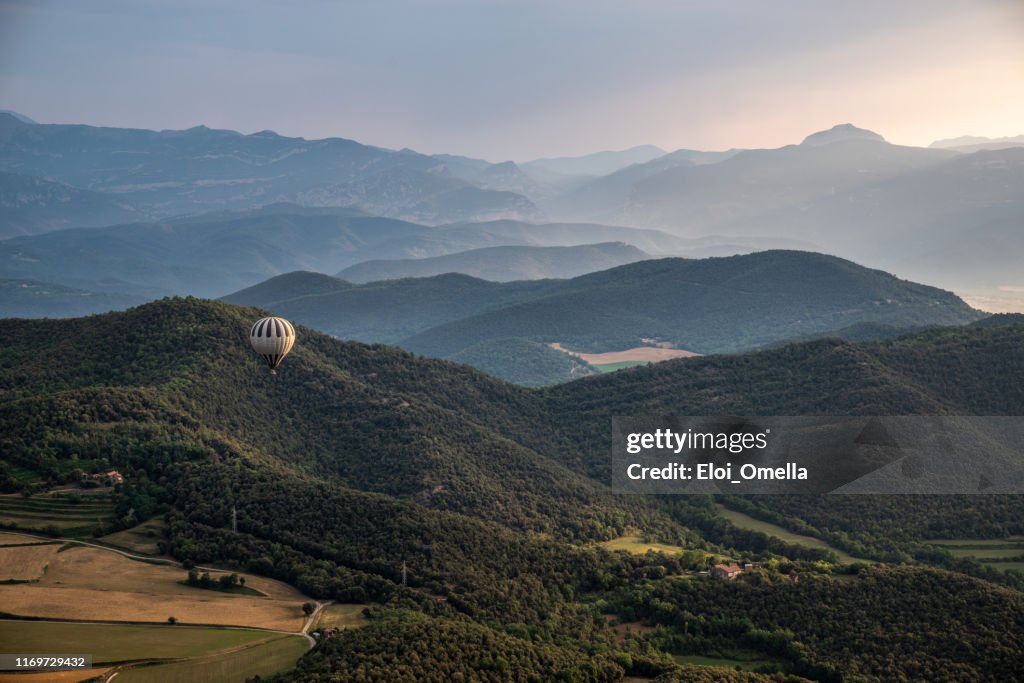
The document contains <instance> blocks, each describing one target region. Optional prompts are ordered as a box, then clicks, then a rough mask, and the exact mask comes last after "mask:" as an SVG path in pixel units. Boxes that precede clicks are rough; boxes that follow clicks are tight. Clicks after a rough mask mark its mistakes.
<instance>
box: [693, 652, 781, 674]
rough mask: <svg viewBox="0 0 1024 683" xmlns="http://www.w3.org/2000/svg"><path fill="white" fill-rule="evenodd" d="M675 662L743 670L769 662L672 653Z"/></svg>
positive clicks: (751, 669)
mask: <svg viewBox="0 0 1024 683" xmlns="http://www.w3.org/2000/svg"><path fill="white" fill-rule="evenodd" d="M673 659H675V660H676V663H677V664H691V665H694V666H715V667H724V668H726V669H735V668H736V667H739V668H740V669H742V670H743V671H753V670H754V669H755V668H756V667H758V666H761V665H762V664H768V663H769V662H768V661H766V660H764V659H730V658H726V657H704V656H703V655H674V656H673Z"/></svg>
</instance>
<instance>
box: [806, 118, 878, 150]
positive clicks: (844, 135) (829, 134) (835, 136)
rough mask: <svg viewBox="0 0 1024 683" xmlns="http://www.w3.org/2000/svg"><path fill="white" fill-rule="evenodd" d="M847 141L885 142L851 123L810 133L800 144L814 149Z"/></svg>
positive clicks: (875, 134)
mask: <svg viewBox="0 0 1024 683" xmlns="http://www.w3.org/2000/svg"><path fill="white" fill-rule="evenodd" d="M849 140H873V141H874V142H885V138H883V137H882V136H881V135H879V134H878V133H876V132H874V131H871V130H867V129H866V128H858V127H857V126H855V125H853V124H852V123H840V124H838V125H835V126H832V127H831V128H829V129H828V130H820V131H818V132H817V133H811V134H810V135H808V136H807V137H806V138H804V141H803V142H801V143H800V144H802V145H808V146H810V147H816V146H821V145H831V144H832V143H833V142H847V141H849Z"/></svg>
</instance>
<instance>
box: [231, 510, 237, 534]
mask: <svg viewBox="0 0 1024 683" xmlns="http://www.w3.org/2000/svg"><path fill="white" fill-rule="evenodd" d="M231 531H232V532H234V533H236V534H237V533H238V510H237V509H236V508H235V506H234V505H232V506H231Z"/></svg>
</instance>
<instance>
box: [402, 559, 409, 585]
mask: <svg viewBox="0 0 1024 683" xmlns="http://www.w3.org/2000/svg"><path fill="white" fill-rule="evenodd" d="M407 579H408V574H407V570H406V567H405V560H402V586H403V587H405V586H408V585H409V582H408V580H407Z"/></svg>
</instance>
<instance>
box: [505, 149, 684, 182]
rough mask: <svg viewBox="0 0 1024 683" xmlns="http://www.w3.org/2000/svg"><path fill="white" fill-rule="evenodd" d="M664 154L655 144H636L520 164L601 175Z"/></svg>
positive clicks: (561, 171)
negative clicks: (623, 147)
mask: <svg viewBox="0 0 1024 683" xmlns="http://www.w3.org/2000/svg"><path fill="white" fill-rule="evenodd" d="M664 154H665V150H663V149H661V148H660V147H657V146H655V145H637V146H636V147H630V148H629V149H624V150H619V151H602V152H593V153H591V154H584V155H583V156H575V157H554V158H549V159H534V160H532V161H527V162H524V163H523V164H522V166H523V168H526V169H542V170H544V171H548V172H553V173H559V174H562V175H569V176H571V175H589V176H603V175H608V174H609V173H614V172H615V171H617V170H619V169H621V168H625V167H626V166H631V165H633V164H642V163H644V162H647V161H650V160H652V159H656V158H658V157H660V156H663V155H664Z"/></svg>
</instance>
